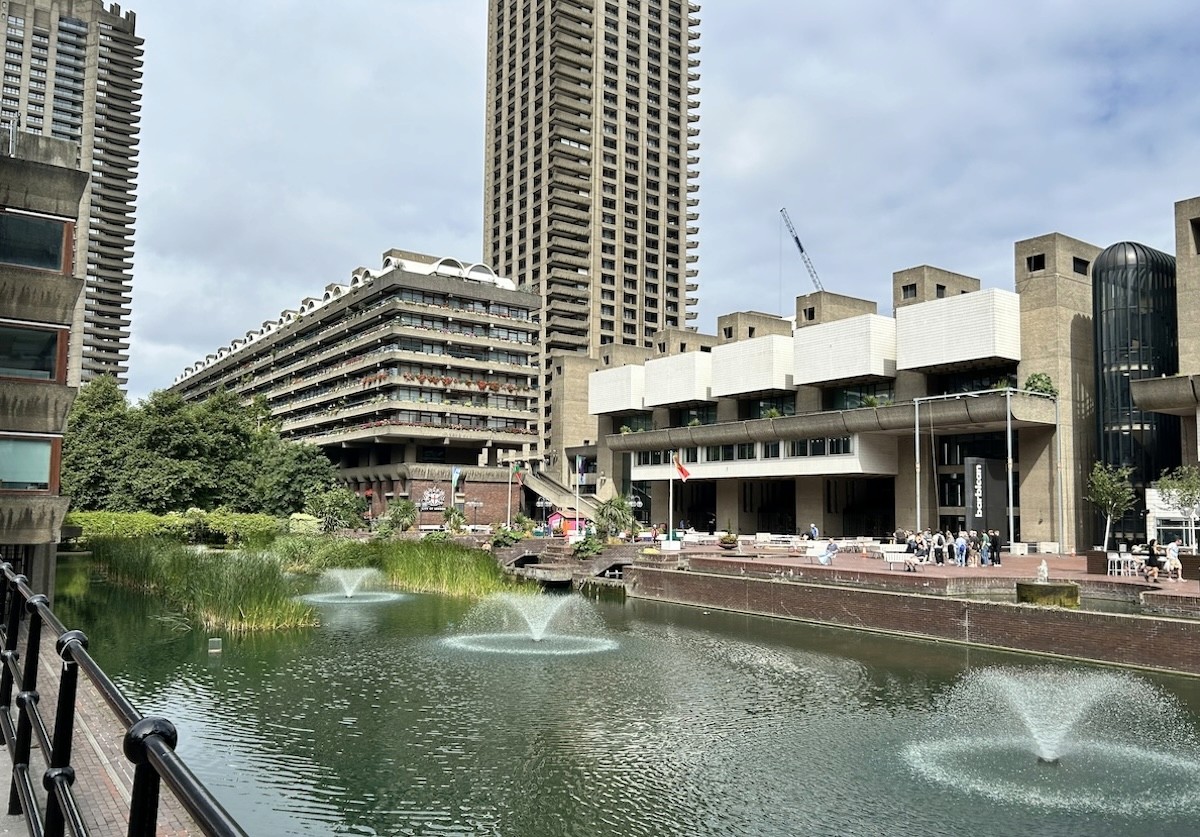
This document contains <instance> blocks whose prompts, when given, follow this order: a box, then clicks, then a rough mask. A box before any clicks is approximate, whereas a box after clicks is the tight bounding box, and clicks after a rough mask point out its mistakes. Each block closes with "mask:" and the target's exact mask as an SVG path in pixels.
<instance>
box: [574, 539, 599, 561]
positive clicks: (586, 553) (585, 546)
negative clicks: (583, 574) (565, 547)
mask: <svg viewBox="0 0 1200 837" xmlns="http://www.w3.org/2000/svg"><path fill="white" fill-rule="evenodd" d="M603 551H604V541H602V540H600V539H599V538H597V537H596V536H595V535H588V536H587V537H586V538H584V539H583V540H581V541H580V542H579V543H577V544H575V548H574V549H573V550H571V553H572V554H573V555H574V556H575V557H576V558H591V557H592V556H593V555H599V554H600V553H601V552H603Z"/></svg>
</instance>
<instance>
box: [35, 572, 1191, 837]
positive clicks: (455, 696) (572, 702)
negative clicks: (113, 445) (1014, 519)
mask: <svg viewBox="0 0 1200 837" xmlns="http://www.w3.org/2000/svg"><path fill="white" fill-rule="evenodd" d="M372 592H374V593H375V595H367V594H370V593H372ZM379 593H380V591H371V590H369V589H361V590H355V591H354V594H353V595H350V596H347V595H344V594H343V595H339V594H338V593H337V589H336V588H333V587H331V588H329V589H328V590H321V591H308V595H309V596H313V597H317V598H319V599H321V601H320V602H319V603H318V604H317V605H316V606H317V607H318V608H319V609H320V613H321V620H322V626H321V627H319V628H316V629H312V630H308V631H303V632H295V633H283V634H278V633H277V634H269V635H249V636H234V637H225V638H224V648H223V651H222V653H220V654H210V653H209V651H208V639H209V637H208V636H207V635H206V634H204V633H203V632H200V631H196V630H187V629H185V627H184V626H182V625H180V624H179V623H178V621H177V620H175V619H172V618H171V617H170V615H169V614H163V613H161V612H160V610H159V609H158V608H159V607H160V605H159V603H158V602H157V601H155V600H153V599H151V598H149V597H144V596H139V595H135V594H131V593H129V592H127V591H124V590H121V589H118V588H114V587H112V586H110V585H108V584H105V583H103V582H101V581H100V580H98V579H97V578H96V577H95V576H94V575H93V574H91V573H90V572H89V567H88V564H87V562H86V559H83V558H72V559H67V560H64V561H63V562H62V565H61V567H60V572H59V578H58V593H57V596H56V601H55V609H56V611H57V612H58V613H59V615H60V617H61V618H62V619H63V621H64V622H65V623H66V624H67V626H68V627H71V628H74V627H78V628H81V629H83V630H84V631H85V632H86V633H87V634H88V636H89V638H90V650H91V652H92V654H93V655H94V656H95V657H96V658H97V659H98V660H99V661H100V663H101V664H102V665H103V666H104V667H105V669H106V670H107V671H108V672H109V673H110V675H112V677H113V678H114V679H115V680H116V681H117V682H118V683H119V684H120V685H121V686H122V687H123V688H124V689H125V691H126V693H127V694H128V695H129V696H130V698H131V699H132V700H133V701H134V703H135V704H136V705H137V706H138V707H139V709H141V711H142V712H143V713H145V714H158V715H164V716H166V717H167V718H169V719H171V720H172V721H173V722H174V723H175V724H176V725H177V727H178V729H179V738H180V744H179V751H180V752H181V753H182V754H183V755H184V757H185V758H186V759H187V760H188V763H189V765H191V767H192V768H193V770H195V771H196V772H197V774H198V775H199V776H200V778H201V779H202V780H203V781H204V782H205V783H206V784H208V786H209V787H210V788H211V789H212V790H213V792H214V793H215V794H216V795H217V796H218V798H220V799H221V801H222V803H223V804H224V805H225V806H226V808H228V809H229V811H230V812H231V813H232V814H233V816H234V817H235V818H237V819H238V820H239V821H240V822H241V823H242V825H243V827H244V828H245V829H246V830H247V831H248V832H249V833H251V834H261V835H328V834H349V835H511V837H543V835H544V837H551V835H554V837H559V836H560V835H580V836H581V837H582V835H589V837H594V836H603V835H612V837H618V835H619V836H620V837H627V836H628V835H646V837H650V836H651V835H655V837H658V835H747V837H748V836H749V835H755V836H756V837H757V836H758V835H779V836H780V837H782V836H783V835H848V834H879V835H940V834H946V835H951V834H955V835H958V834H971V835H979V836H980V837H986V835H1013V834H1038V835H1124V834H1131V833H1137V834H1146V835H1159V834H1161V835H1173V834H1178V835H1185V834H1186V835H1191V834H1194V833H1195V830H1196V822H1197V821H1198V820H1200V735H1198V730H1200V680H1196V679H1191V678H1184V677H1171V676H1160V675H1149V674H1145V673H1140V672H1131V671H1125V670H1120V669H1109V668H1100V667H1091V666H1083V665H1072V664H1069V663H1063V662H1053V661H1048V660H1044V659H1039V658H1034V657H1025V656H1021V655H1014V654H1006V653H1000V652H991V651H986V650H980V649H971V648H966V647H962V646H954V645H946V644H936V643H929V642H918V641H908V640H903V639H896V638H890V637H885V636H880V635H874V634H868V633H859V632H852V631H845V630H837V629H828V628H822V627H815V626H811V625H804V624H799V623H788V622H782V621H775V620H769V619H763V618H759V617H750V616H742V615H737V614H730V613H723V612H717V611H704V610H699V609H695V608H685V607H678V606H672V605H665V604H656V603H651V602H643V601H634V600H630V601H627V602H624V603H620V602H594V601H590V600H587V599H584V598H582V597H579V596H570V597H566V598H562V599H559V598H556V597H551V596H546V597H539V598H541V599H543V600H544V601H540V602H538V603H537V604H536V606H535V608H534V610H535V611H536V612H531V613H523V612H521V611H522V607H523V603H522V602H521V601H512V600H509V599H507V598H503V597H501V598H496V599H493V600H489V601H486V602H482V603H472V602H466V601H458V600H454V599H448V598H442V597H437V596H424V595H412V594H394V593H388V594H385V595H379ZM538 631H541V636H540V637H535V636H534V635H535V634H536V633H537V632H538Z"/></svg>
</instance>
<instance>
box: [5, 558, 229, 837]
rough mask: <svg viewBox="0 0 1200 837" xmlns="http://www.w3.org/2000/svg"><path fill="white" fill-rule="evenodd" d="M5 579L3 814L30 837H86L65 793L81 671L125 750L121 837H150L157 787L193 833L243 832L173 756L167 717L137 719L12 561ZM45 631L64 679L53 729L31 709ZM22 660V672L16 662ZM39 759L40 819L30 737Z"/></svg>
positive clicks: (82, 642) (76, 634) (83, 643)
mask: <svg viewBox="0 0 1200 837" xmlns="http://www.w3.org/2000/svg"><path fill="white" fill-rule="evenodd" d="M0 570H3V573H4V594H3V596H0V625H2V626H3V627H0V632H2V638H3V640H4V644H3V650H2V651H0V667H2V669H3V672H2V673H0V737H2V738H3V741H4V743H5V745H6V746H7V750H8V755H9V759H10V760H11V761H12V765H13V772H12V782H11V784H10V788H9V798H8V813H9V814H13V815H15V814H23V815H24V818H25V825H26V828H27V830H28V831H29V834H30V835H31V836H32V837H43V835H45V837H62V835H63V834H65V833H66V832H67V831H68V830H69V832H70V833H71V834H72V835H75V837H84V835H88V833H89V832H88V829H87V826H86V824H85V823H84V819H83V816H82V814H81V812H80V809H79V805H78V803H77V801H76V799H75V794H74V791H73V786H74V784H75V770H74V768H72V767H71V738H72V735H73V734H74V728H75V699H76V692H77V687H78V682H79V671H80V670H82V671H83V673H84V674H85V675H86V676H87V678H88V680H90V681H91V682H92V685H94V686H95V687H96V691H97V692H98V693H99V694H100V696H101V697H102V698H104V702H105V703H106V704H108V707H109V709H110V710H112V713H113V715H114V716H116V718H117V720H118V721H119V722H120V723H121V725H122V726H123V727H124V728H125V738H124V742H123V749H124V752H125V757H126V758H127V759H129V761H130V762H131V763H132V764H133V765H134V772H133V794H132V799H131V800H130V804H129V830H128V832H127V834H128V835H129V837H153V835H154V834H155V827H156V821H157V819H158V798H159V790H160V788H161V785H162V782H164V781H165V782H166V783H167V787H168V788H170V789H171V791H172V792H173V793H174V794H175V797H176V799H178V800H179V802H180V803H181V804H182V805H183V807H184V808H185V809H186V810H187V812H188V813H189V814H191V816H192V818H193V819H194V820H195V821H196V824H197V825H198V826H199V827H200V829H201V830H202V831H203V832H204V833H205V834H207V835H209V837H226V835H229V836H230V837H237V836H238V835H243V837H244V835H245V834H246V832H245V831H243V830H242V827H241V826H240V825H238V823H237V822H236V821H235V820H234V819H233V817H231V816H230V815H229V812H228V811H226V810H225V809H224V808H223V807H222V806H221V803H220V802H218V801H217V799H216V797H214V796H213V795H212V793H211V792H209V790H208V788H206V787H205V786H204V785H203V784H202V783H201V782H200V780H199V779H197V778H196V775H195V774H194V773H192V771H191V770H190V769H189V768H188V766H187V764H185V763H184V761H183V759H181V758H180V757H179V755H178V754H177V753H176V752H175V744H176V743H177V741H178V735H177V734H176V731H175V726H174V724H172V723H171V722H170V721H168V720H167V719H166V718H159V717H143V715H142V713H141V712H139V711H138V710H137V708H136V707H135V706H134V705H133V704H132V703H131V702H130V701H129V699H128V698H126V697H125V695H124V693H122V691H121V689H120V688H119V687H118V686H117V684H116V683H114V682H113V681H112V679H111V678H109V676H108V675H107V674H105V673H104V670H103V669H102V668H100V666H99V664H98V663H97V662H96V661H95V660H94V659H92V656H91V655H90V654H89V653H88V650H87V646H88V639H87V636H86V635H85V634H84V633H83V632H82V631H77V630H67V628H66V626H64V625H63V623H62V622H61V621H59V619H58V617H57V616H55V615H54V611H52V610H51V609H50V602H49V600H48V599H47V598H46V596H44V595H42V594H41V593H35V592H34V591H33V590H31V589H30V588H29V585H28V579H26V578H25V576H23V575H19V574H17V573H15V572H14V571H13V567H12V565H11V564H9V563H7V562H3V563H0ZM23 613H24V614H25V615H28V617H29V624H28V625H27V627H26V629H25V637H24V638H25V656H24V660H23V661H22V658H21V652H20V651H19V650H18V647H17V646H18V643H19V638H20V636H19V635H20V628H21V619H22V615H23ZM43 626H44V627H46V628H48V629H49V630H51V631H53V632H54V633H55V635H56V636H57V637H58V640H57V642H56V643H55V649H56V650H57V652H58V655H59V656H60V657H62V660H63V666H62V676H61V678H60V680H59V685H58V704H57V707H56V710H55V713H54V729H53V732H51V731H49V730H48V729H47V727H46V722H45V720H44V718H43V717H42V713H41V711H40V709H39V708H38V698H39V695H38V691H37V675H38V652H39V650H40V647H41V641H42V629H43ZM22 662H23V663H24V665H22ZM14 684H19V685H20V691H19V692H18V693H17V695H16V698H15V701H16V706H17V719H16V724H15V725H14V723H13V717H12V706H13V701H14V698H13V685H14ZM34 736H36V737H37V741H38V745H39V746H40V747H41V749H42V753H43V755H44V757H45V761H46V771H45V773H44V775H43V777H42V786H43V788H44V789H45V791H46V807H45V814H44V815H43V814H42V812H41V811H40V810H39V807H38V799H37V796H36V794H35V791H34V785H33V779H32V777H31V776H30V773H29V757H30V751H31V750H32V745H33V738H34Z"/></svg>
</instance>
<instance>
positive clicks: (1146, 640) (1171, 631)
mask: <svg viewBox="0 0 1200 837" xmlns="http://www.w3.org/2000/svg"><path fill="white" fill-rule="evenodd" d="M696 569H697V567H696V562H695V561H693V570H692V571H680V570H670V569H665V570H664V569H658V568H654V567H647V566H644V565H635V566H631V567H628V568H627V569H626V571H625V582H626V585H627V594H628V595H629V596H630V597H631V598H640V599H655V600H660V601H669V602H675V603H678V604H686V605H694V606H697V607H709V608H717V609H722V610H731V611H736V612H739V613H752V614H757V615H762V616H773V617H778V618H782V619H795V620H801V621H806V622H817V623H820V624H824V625H835V626H839V627H846V628H856V629H862V630H872V631H885V632H888V633H897V634H904V635H908V636H916V637H921V638H926V639H934V640H946V641H951V642H962V643H968V644H972V645H983V646H991V647H995V648H1003V649H1007V650H1013V651H1024V652H1030V653H1040V654H1054V655H1059V656H1065V657H1074V658H1079V659H1084V660H1092V661H1096V662H1104V663H1116V664H1119V665H1127V666H1135V667H1143V668H1157V669H1169V670H1172V671H1178V672H1182V673H1186V674H1192V675H1198V676H1200V622H1195V621H1186V620H1180V619H1172V618H1159V617H1149V616H1139V615H1130V614H1113V613H1096V612H1093V611H1077V610H1062V609H1058V608H1041V607H1033V606H1029V605H1015V604H1006V603H1002V602H988V601H975V600H967V599H956V598H948V597H946V596H942V595H921V594H920V593H919V592H916V591H913V592H897V591H893V590H878V589H863V588H856V587H847V586H835V585H831V584H820V583H817V582H815V581H810V580H804V581H796V580H782V579H780V578H759V577H752V576H745V575H728V574H725V575H721V574H715V573H705V572H697V571H696ZM915 575H918V574H915V573H914V574H910V575H909V578H910V579H912V578H913V576H915ZM913 580H914V581H915V579H913ZM1166 598H1168V599H1169V598H1170V597H1169V596H1167V597H1166ZM1164 604H1166V605H1169V602H1164Z"/></svg>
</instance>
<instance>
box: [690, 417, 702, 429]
mask: <svg viewBox="0 0 1200 837" xmlns="http://www.w3.org/2000/svg"><path fill="white" fill-rule="evenodd" d="M700 423H701V422H700V419H698V418H693V419H692V420H691V421H689V422H688V423H687V426H688V427H699V426H700Z"/></svg>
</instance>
